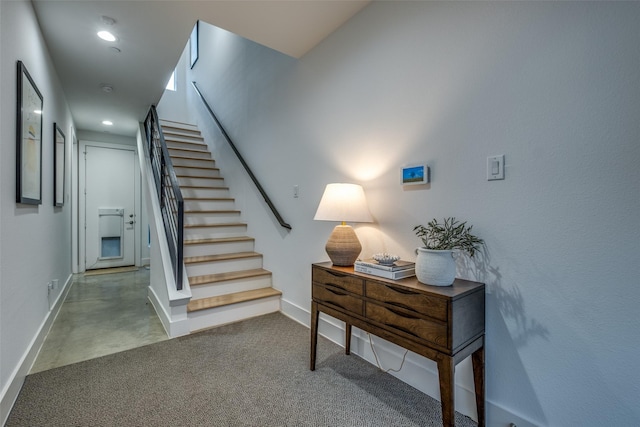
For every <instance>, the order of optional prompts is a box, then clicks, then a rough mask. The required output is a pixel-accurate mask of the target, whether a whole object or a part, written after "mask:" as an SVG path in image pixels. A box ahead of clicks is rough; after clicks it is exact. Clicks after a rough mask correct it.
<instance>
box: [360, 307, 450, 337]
mask: <svg viewBox="0 0 640 427" xmlns="http://www.w3.org/2000/svg"><path fill="white" fill-rule="evenodd" d="M365 311H366V314H365V315H366V317H367V319H369V320H372V321H374V322H378V323H382V324H384V325H386V326H387V327H391V328H393V329H395V330H396V333H401V334H403V335H405V336H406V335H408V336H410V337H413V338H419V339H421V340H426V341H429V342H432V343H434V344H437V345H438V346H440V347H444V348H448V342H447V325H446V324H445V323H440V322H438V321H435V320H428V319H424V318H421V317H417V316H413V315H410V314H407V313H405V312H401V311H400V310H398V311H396V310H393V309H391V308H387V307H384V306H381V305H378V304H374V303H370V302H367V303H366V308H365Z"/></svg>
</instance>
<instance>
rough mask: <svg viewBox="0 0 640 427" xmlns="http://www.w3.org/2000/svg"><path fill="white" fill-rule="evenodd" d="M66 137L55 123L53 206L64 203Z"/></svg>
mask: <svg viewBox="0 0 640 427" xmlns="http://www.w3.org/2000/svg"><path fill="white" fill-rule="evenodd" d="M65 144H66V138H65V136H64V133H62V130H61V129H60V128H59V127H58V125H57V124H56V123H54V124H53V206H63V205H64V177H65V166H66V155H65V153H66V152H67V150H66V145H65Z"/></svg>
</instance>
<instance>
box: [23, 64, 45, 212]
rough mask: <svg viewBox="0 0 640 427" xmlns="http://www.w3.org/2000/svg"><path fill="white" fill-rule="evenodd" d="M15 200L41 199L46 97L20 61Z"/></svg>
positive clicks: (39, 201) (35, 201)
mask: <svg viewBox="0 0 640 427" xmlns="http://www.w3.org/2000/svg"><path fill="white" fill-rule="evenodd" d="M17 68H18V79H17V80H18V85H17V111H16V145H17V146H16V202H17V203H24V204H29V205H39V204H41V203H42V110H43V105H44V100H43V98H42V94H41V93H40V91H39V90H38V87H37V86H36V84H35V83H34V81H33V79H32V78H31V75H30V74H29V72H28V71H27V67H26V66H25V65H24V63H23V62H22V61H18V67H17Z"/></svg>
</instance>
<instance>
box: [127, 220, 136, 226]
mask: <svg viewBox="0 0 640 427" xmlns="http://www.w3.org/2000/svg"><path fill="white" fill-rule="evenodd" d="M133 223H135V221H128V222H127V224H129V225H133Z"/></svg>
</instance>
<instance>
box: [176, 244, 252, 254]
mask: <svg viewBox="0 0 640 427" xmlns="http://www.w3.org/2000/svg"><path fill="white" fill-rule="evenodd" d="M253 250H254V241H253V240H246V241H241V242H225V243H198V244H197V245H184V256H185V258H187V257H192V256H206V255H223V254H232V253H236V252H251V251H253Z"/></svg>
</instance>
